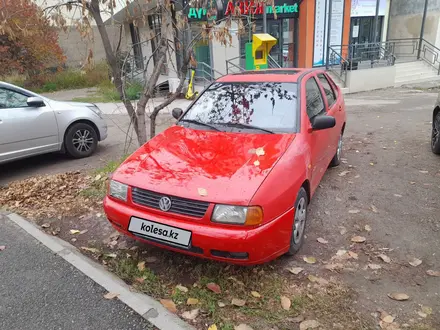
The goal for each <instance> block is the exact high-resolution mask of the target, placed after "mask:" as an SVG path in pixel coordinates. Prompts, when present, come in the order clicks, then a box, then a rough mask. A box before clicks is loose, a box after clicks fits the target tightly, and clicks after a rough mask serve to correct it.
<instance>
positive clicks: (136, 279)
mask: <svg viewBox="0 0 440 330" xmlns="http://www.w3.org/2000/svg"><path fill="white" fill-rule="evenodd" d="M134 280H135V281H136V282H138V283H141V284H142V283H144V282H145V278H143V277H136V278H135V279H134Z"/></svg>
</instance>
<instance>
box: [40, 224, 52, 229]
mask: <svg viewBox="0 0 440 330" xmlns="http://www.w3.org/2000/svg"><path fill="white" fill-rule="evenodd" d="M49 227H50V223H43V224H42V225H41V228H49Z"/></svg>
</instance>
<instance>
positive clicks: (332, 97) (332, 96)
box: [318, 73, 336, 108]
mask: <svg viewBox="0 0 440 330" xmlns="http://www.w3.org/2000/svg"><path fill="white" fill-rule="evenodd" d="M318 79H319V81H320V83H321V85H322V87H323V88H324V92H325V97H326V98H327V102H328V106H329V108H330V107H331V106H332V105H333V104H334V103H335V102H336V93H335V91H334V90H333V88H332V86H331V85H330V82H329V81H328V79H327V77H326V76H324V74H322V73H321V74H318Z"/></svg>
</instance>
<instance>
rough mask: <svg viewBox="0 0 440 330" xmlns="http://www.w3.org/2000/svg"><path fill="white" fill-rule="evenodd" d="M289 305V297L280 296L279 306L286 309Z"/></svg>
mask: <svg viewBox="0 0 440 330" xmlns="http://www.w3.org/2000/svg"><path fill="white" fill-rule="evenodd" d="M291 305H292V302H291V301H290V299H289V298H287V297H286V296H282V297H281V307H283V309H284V310H286V311H288V310H289V309H290V306H291Z"/></svg>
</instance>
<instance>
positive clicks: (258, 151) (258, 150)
mask: <svg viewBox="0 0 440 330" xmlns="http://www.w3.org/2000/svg"><path fill="white" fill-rule="evenodd" d="M265 153H266V152H265V151H264V149H263V148H257V150H255V154H256V155H257V156H264V154H265Z"/></svg>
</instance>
